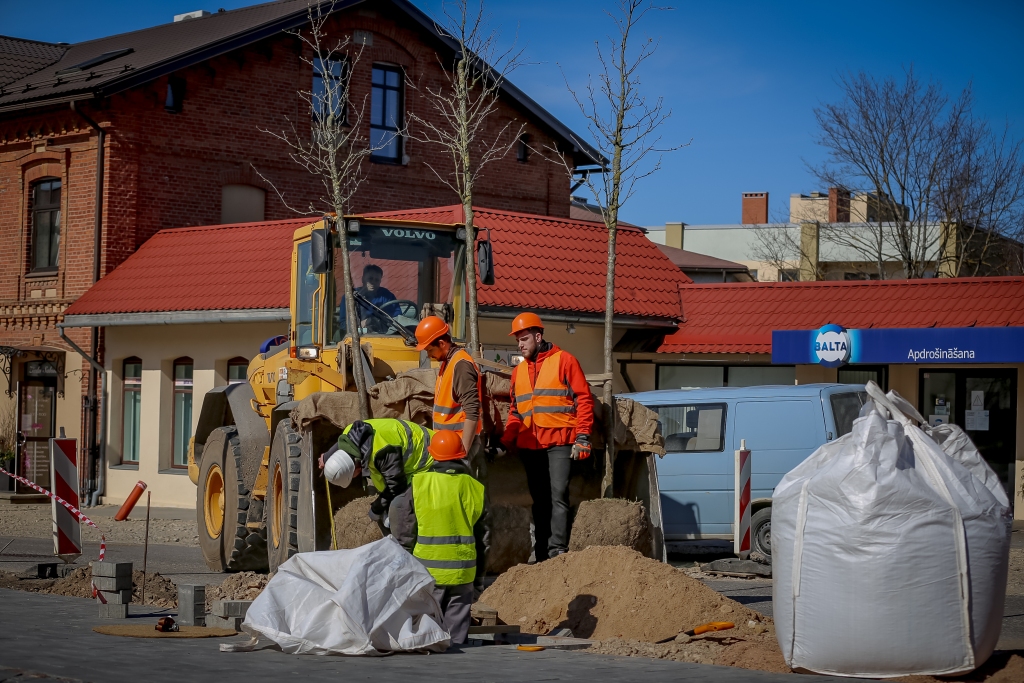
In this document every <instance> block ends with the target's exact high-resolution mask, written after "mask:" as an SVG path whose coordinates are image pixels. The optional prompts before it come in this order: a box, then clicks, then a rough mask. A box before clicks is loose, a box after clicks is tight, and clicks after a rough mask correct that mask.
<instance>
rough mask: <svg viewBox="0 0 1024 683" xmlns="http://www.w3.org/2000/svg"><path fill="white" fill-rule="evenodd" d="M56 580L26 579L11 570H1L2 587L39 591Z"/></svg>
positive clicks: (0, 584)
mask: <svg viewBox="0 0 1024 683" xmlns="http://www.w3.org/2000/svg"><path fill="white" fill-rule="evenodd" d="M55 582H56V579H24V578H22V577H20V576H18V575H17V574H13V573H11V572H0V588H9V589H11V590H15V591H28V592H29V593H38V592H40V591H43V590H45V589H47V588H49V587H50V586H52V585H53V584H54V583H55Z"/></svg>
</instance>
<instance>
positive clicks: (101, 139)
mask: <svg viewBox="0 0 1024 683" xmlns="http://www.w3.org/2000/svg"><path fill="white" fill-rule="evenodd" d="M71 111H73V112H75V113H76V114H78V115H79V116H81V117H82V119H84V120H85V122H86V123H88V124H89V126H90V127H91V128H92V129H93V130H95V131H96V198H95V200H94V205H95V216H94V217H93V245H92V282H93V284H96V283H97V282H98V281H99V279H100V257H101V255H102V250H103V189H104V188H103V185H104V166H105V163H104V162H105V160H106V141H107V133H106V131H105V130H103V129H102V128H101V127H100V125H99V124H98V123H96V122H95V121H94V120H93V119H92V118H91V117H89V115H87V114H86V113H85V112H83V111H81V110H80V109H78V108H77V107H76V106H75V103H74V102H71ZM60 336H61V338H63V339H64V340H65V341H67V342H68V343H70V344H71V345H72V346H73V348H75V349H76V350H77V351H78V353H79V354H81V355H82V356H84V357H85V358H87V359H88V360H89V364H90V365H94V366H95V367H96V368H98V372H99V373H100V384H101V385H104V386H105V383H106V381H105V379H104V372H103V368H102V367H100V366H99V365H98V364H97V363H96V360H95V359H96V356H98V355H99V346H100V330H99V328H98V327H94V328H92V354H86V353H85V352H84V351H82V350H81V349H79V348H78V346H76V345H75V344H74V343H73V342H71V340H69V339H68V338H67V337H66V336H65V335H64V331H63V329H61V333H60ZM100 393H101V395H102V400H103V407H102V412H103V413H104V414H105V413H106V410H107V403H106V392H105V391H103V388H102V387H101V391H100ZM88 396H89V410H90V414H91V419H90V420H89V474H90V475H91V474H92V473H93V472H94V471H96V472H97V475H96V482H95V483H96V486H95V488H94V489H93V491H92V505H95V504H96V501H97V500H98V498H99V496H100V495H101V494H103V493H104V484H105V482H106V475H105V473H104V465H105V462H106V453H104V449H103V442H104V439H103V435H104V434H105V432H106V420H105V419H104V420H103V422H102V423H101V424H100V432H101V435H100V438H99V440H98V441H99V442H98V443H97V439H96V399H97V396H96V377H95V374H94V373H90V375H89V389H88ZM90 481H91V478H90Z"/></svg>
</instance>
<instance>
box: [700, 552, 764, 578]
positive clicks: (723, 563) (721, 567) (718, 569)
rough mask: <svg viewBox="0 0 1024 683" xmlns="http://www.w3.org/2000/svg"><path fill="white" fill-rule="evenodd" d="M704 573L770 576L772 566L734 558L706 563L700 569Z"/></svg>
mask: <svg viewBox="0 0 1024 683" xmlns="http://www.w3.org/2000/svg"><path fill="white" fill-rule="evenodd" d="M701 569H702V570H704V571H706V572H714V573H719V574H749V575H752V576H769V577H770V576H771V575H772V566H771V565H770V564H767V565H765V564H761V563H759V562H754V561H753V560H741V559H739V558H736V557H726V558H723V559H721V560H715V561H714V562H708V563H707V564H705V565H703V566H702V567H701Z"/></svg>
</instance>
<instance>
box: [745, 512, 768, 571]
mask: <svg viewBox="0 0 1024 683" xmlns="http://www.w3.org/2000/svg"><path fill="white" fill-rule="evenodd" d="M750 550H751V552H752V553H755V552H756V553H760V554H761V555H763V556H764V557H765V558H766V559H767V560H768V561H769V562H771V559H772V508H771V506H768V507H765V508H761V509H760V510H758V511H757V512H755V513H754V516H753V517H751V518H750Z"/></svg>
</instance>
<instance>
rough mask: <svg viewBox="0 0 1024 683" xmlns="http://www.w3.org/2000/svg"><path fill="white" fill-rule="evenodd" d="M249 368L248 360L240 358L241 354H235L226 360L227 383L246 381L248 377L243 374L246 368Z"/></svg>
mask: <svg viewBox="0 0 1024 683" xmlns="http://www.w3.org/2000/svg"><path fill="white" fill-rule="evenodd" d="M248 369H249V361H247V360H246V359H244V358H242V357H241V356H235V357H234V358H232V359H231V360H229V361H228V384H241V383H242V382H247V381H248V380H249V378H248V377H246V376H245V372H246V370H248Z"/></svg>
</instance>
